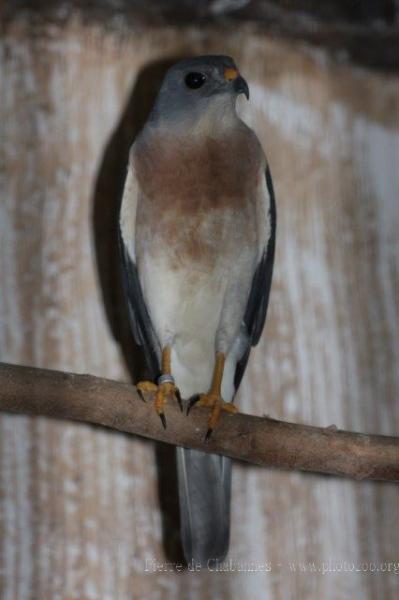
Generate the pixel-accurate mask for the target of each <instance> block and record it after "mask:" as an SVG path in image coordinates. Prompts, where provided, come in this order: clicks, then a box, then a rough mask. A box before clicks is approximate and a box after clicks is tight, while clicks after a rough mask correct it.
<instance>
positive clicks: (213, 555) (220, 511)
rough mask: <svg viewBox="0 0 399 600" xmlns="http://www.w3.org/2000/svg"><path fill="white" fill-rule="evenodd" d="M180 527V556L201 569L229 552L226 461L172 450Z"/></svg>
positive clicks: (228, 496)
mask: <svg viewBox="0 0 399 600" xmlns="http://www.w3.org/2000/svg"><path fill="white" fill-rule="evenodd" d="M176 452H177V474H178V487H179V503H180V526H181V536H182V543H183V550H184V556H185V558H186V560H187V562H188V563H189V562H191V561H192V560H194V561H195V562H199V563H201V564H202V565H203V566H204V565H205V566H206V564H207V562H208V561H209V560H214V559H215V560H223V559H224V558H225V556H226V554H227V551H228V548H229V537H230V496H231V463H232V461H231V460H230V459H229V458H226V457H223V456H218V455H217V454H207V453H205V452H199V451H198V450H189V449H187V448H176Z"/></svg>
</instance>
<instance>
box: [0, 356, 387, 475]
mask: <svg viewBox="0 0 399 600" xmlns="http://www.w3.org/2000/svg"><path fill="white" fill-rule="evenodd" d="M0 411H3V412H9V413H16V414H27V415H34V416H44V417H51V418H56V419H69V420H74V421H82V422H85V423H92V424H97V425H103V426H105V427H110V428H112V429H116V430H119V431H124V432H126V433H132V434H136V435H140V436H143V437H146V438H151V439H154V440H158V441H161V442H166V443H169V444H175V445H179V446H186V447H189V448H195V449H197V450H202V451H204V452H214V453H218V454H224V455H225V456H230V457H231V458H235V459H239V460H244V461H247V462H251V463H254V464H257V465H261V466H268V467H279V468H283V469H299V470H303V471H315V472H319V473H328V474H331V475H341V476H347V477H352V478H355V479H380V480H386V481H399V438H396V437H388V436H383V435H366V434H362V433H352V432H348V431H341V430H338V429H337V428H336V427H335V426H331V427H327V428H320V427H311V426H308V425H298V424H294V423H285V422H283V421H276V420H274V419H270V418H268V417H254V416H251V415H246V414H242V413H238V414H236V415H233V416H228V415H222V416H221V418H220V423H219V425H218V427H217V429H216V430H215V431H214V432H213V434H212V437H211V439H210V440H209V441H207V442H206V441H205V439H204V434H205V432H206V429H207V418H208V416H209V412H208V409H206V408H199V407H195V408H193V410H192V411H191V412H190V415H189V416H186V415H185V414H183V413H182V412H181V411H180V408H179V406H178V404H177V402H169V403H168V405H167V410H166V418H167V428H166V429H164V428H163V427H162V424H161V421H160V419H159V417H158V415H157V414H156V412H155V410H154V407H153V403H152V402H151V400H149V401H148V402H144V401H143V400H141V398H140V397H139V396H138V394H137V392H136V389H135V387H134V386H132V385H129V384H126V383H119V382H116V381H110V380H107V379H101V378H99V377H93V376H91V375H77V374H74V373H64V372H60V371H50V370H47V369H36V368H31V367H23V366H17V365H10V364H4V363H0Z"/></svg>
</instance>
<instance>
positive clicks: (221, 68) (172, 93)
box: [151, 55, 249, 122]
mask: <svg viewBox="0 0 399 600" xmlns="http://www.w3.org/2000/svg"><path fill="white" fill-rule="evenodd" d="M240 94H245V96H246V97H247V99H249V88H248V84H247V82H246V81H245V79H244V78H243V77H241V75H240V73H239V71H238V69H237V67H236V65H235V63H234V60H233V59H232V58H230V57H229V56H212V55H210V56H198V57H196V58H191V59H186V60H182V61H180V62H178V63H176V64H175V65H173V67H171V68H170V69H169V70H168V72H167V73H166V75H165V78H164V80H163V83H162V86H161V89H160V91H159V94H158V97H157V100H156V102H155V106H154V110H153V112H152V116H151V118H152V119H153V120H162V121H164V122H165V121H173V122H176V121H178V120H179V119H182V120H184V122H187V120H189V121H191V122H195V121H196V120H198V119H200V118H202V117H206V116H208V117H209V116H212V115H213V117H214V118H223V115H228V114H230V113H231V112H233V111H234V114H235V103H236V102H235V101H236V98H237V96H239V95H240ZM232 109H233V111H232Z"/></svg>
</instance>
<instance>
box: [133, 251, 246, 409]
mask: <svg viewBox="0 0 399 600" xmlns="http://www.w3.org/2000/svg"><path fill="white" fill-rule="evenodd" d="M139 277H140V283H141V286H142V289H143V294H144V298H145V301H146V304H147V307H148V310H149V313H150V315H151V320H152V324H153V327H154V330H155V333H156V335H157V337H158V339H159V342H160V345H161V347H164V346H166V345H170V346H171V347H172V374H173V376H174V377H175V380H176V384H177V385H178V387H179V388H180V391H181V394H182V396H183V397H184V398H189V397H190V396H192V395H193V394H197V393H203V392H206V391H207V390H208V388H209V386H210V383H211V379H212V374H213V368H214V363H215V351H216V346H215V342H216V336H217V332H218V327H219V324H220V319H221V313H222V308H223V302H224V298H225V294H226V287H227V285H228V278H227V275H226V273H221V272H218V270H217V269H215V270H214V271H212V272H201V271H195V270H192V269H185V268H184V267H179V268H178V269H171V267H170V263H169V261H168V260H167V258H166V257H165V256H161V257H160V256H158V257H154V256H151V255H150V254H149V253H148V254H146V255H145V256H143V257H142V260H141V261H140V265H139ZM236 346H237V345H234V346H233V348H232V350H231V352H230V353H229V355H228V356H227V359H226V367H225V376H224V379H223V386H222V393H223V396H224V398H225V399H226V400H229V399H231V397H232V395H233V379H234V370H235V364H236V359H237V347H236Z"/></svg>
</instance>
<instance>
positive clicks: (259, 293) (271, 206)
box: [234, 166, 277, 390]
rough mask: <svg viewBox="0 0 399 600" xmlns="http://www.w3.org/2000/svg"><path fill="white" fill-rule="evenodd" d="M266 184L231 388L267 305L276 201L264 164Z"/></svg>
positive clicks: (240, 373) (259, 330)
mask: <svg viewBox="0 0 399 600" xmlns="http://www.w3.org/2000/svg"><path fill="white" fill-rule="evenodd" d="M265 182H266V185H265V186H264V187H263V188H262V189H263V190H264V191H263V195H264V196H265V197H262V198H260V199H259V202H260V204H261V206H263V207H265V206H266V207H268V210H267V211H266V214H265V215H264V218H266V219H267V220H268V225H269V226H268V227H265V228H264V231H267V232H268V236H267V237H266V236H265V239H264V244H262V249H261V254H260V260H259V262H258V265H257V267H256V270H255V273H254V276H253V279H252V285H251V290H250V293H249V296H248V302H247V306H246V309H245V313H244V319H243V326H244V329H245V334H246V335H247V336H248V347H247V350H246V352H245V353H244V355H243V356H242V358H241V359H240V360H239V361H238V363H237V367H236V372H235V376H234V385H235V389H236V390H237V389H238V386H239V385H240V382H241V379H242V377H243V375H244V372H245V369H246V366H247V362H248V358H249V354H250V352H251V347H252V346H256V344H257V343H258V342H259V339H260V336H261V334H262V330H263V327H264V324H265V320H266V314H267V307H268V304H269V295H270V288H271V283H272V275H273V265H274V251H275V244H276V221H277V214H276V202H275V197H274V189H273V182H272V178H271V175H270V170H269V167H268V166H267V167H266V172H265Z"/></svg>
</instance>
